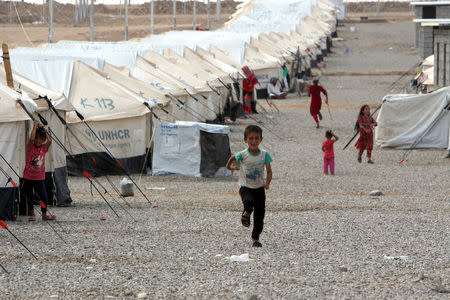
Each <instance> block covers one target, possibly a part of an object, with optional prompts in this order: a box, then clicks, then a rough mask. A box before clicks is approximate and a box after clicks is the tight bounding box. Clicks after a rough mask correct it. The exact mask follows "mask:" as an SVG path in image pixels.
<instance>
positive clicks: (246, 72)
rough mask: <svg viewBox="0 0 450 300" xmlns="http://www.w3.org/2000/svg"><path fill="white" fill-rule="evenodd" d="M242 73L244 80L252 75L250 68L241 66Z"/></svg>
mask: <svg viewBox="0 0 450 300" xmlns="http://www.w3.org/2000/svg"><path fill="white" fill-rule="evenodd" d="M242 72H244V75H245V77H246V78H249V77H250V76H252V75H253V72H252V71H251V70H250V68H249V67H248V66H243V67H242Z"/></svg>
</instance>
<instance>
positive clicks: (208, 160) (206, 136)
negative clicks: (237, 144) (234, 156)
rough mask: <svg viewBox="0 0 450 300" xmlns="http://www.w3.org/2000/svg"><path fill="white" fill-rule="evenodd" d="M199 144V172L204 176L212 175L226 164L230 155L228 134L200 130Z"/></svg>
mask: <svg viewBox="0 0 450 300" xmlns="http://www.w3.org/2000/svg"><path fill="white" fill-rule="evenodd" d="M200 146H201V160H200V173H201V174H202V176H205V177H213V176H215V175H216V174H217V171H219V169H220V168H222V167H225V166H226V164H227V162H228V159H229V158H230V156H231V150H230V139H229V138H228V134H223V133H222V134H219V133H210V132H206V131H203V130H200Z"/></svg>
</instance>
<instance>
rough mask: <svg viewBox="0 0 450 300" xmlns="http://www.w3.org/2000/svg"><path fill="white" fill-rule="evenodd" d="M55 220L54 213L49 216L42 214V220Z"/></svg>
mask: <svg viewBox="0 0 450 300" xmlns="http://www.w3.org/2000/svg"><path fill="white" fill-rule="evenodd" d="M55 220H56V216H54V215H49V216H45V217H44V216H42V221H55Z"/></svg>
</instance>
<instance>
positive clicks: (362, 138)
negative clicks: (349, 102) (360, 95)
mask: <svg viewBox="0 0 450 300" xmlns="http://www.w3.org/2000/svg"><path fill="white" fill-rule="evenodd" d="M377 125H378V124H377V122H375V120H374V119H373V118H372V117H371V116H370V107H369V105H367V104H365V105H363V106H362V107H361V109H360V110H359V115H358V120H357V121H356V124H355V130H356V131H359V139H358V141H357V142H356V144H355V147H356V148H358V149H359V153H358V162H359V163H360V162H361V161H362V159H361V156H362V154H363V152H364V150H367V162H368V163H369V164H373V161H372V149H373V128H374V127H375V126H377Z"/></svg>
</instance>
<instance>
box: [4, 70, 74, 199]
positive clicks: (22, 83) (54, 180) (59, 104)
mask: <svg viewBox="0 0 450 300" xmlns="http://www.w3.org/2000/svg"><path fill="white" fill-rule="evenodd" d="M0 67H1V65H0ZM2 69H3V68H2ZM0 80H1V81H2V82H5V80H6V74H5V72H2V71H0ZM13 80H14V87H15V89H16V90H18V91H22V92H25V93H27V95H28V96H29V97H31V98H32V99H33V100H34V102H36V105H37V110H36V112H37V113H39V114H40V115H41V116H42V117H44V118H45V120H46V121H47V122H48V126H49V128H50V129H51V131H52V132H53V133H54V135H55V136H56V139H57V140H55V142H54V143H53V145H52V147H50V149H49V152H48V153H47V156H46V159H45V172H46V184H47V185H48V186H49V187H50V188H49V190H48V191H47V193H48V195H49V198H50V199H49V203H50V204H52V203H53V197H56V200H57V201H56V202H57V203H58V204H62V203H67V202H70V201H72V200H71V198H70V190H69V188H68V186H67V170H66V153H65V151H64V150H63V149H61V147H59V146H58V141H61V142H62V143H63V144H64V141H65V125H63V123H62V122H61V121H60V119H59V118H58V116H57V115H56V113H55V112H54V111H52V110H51V109H50V108H49V106H48V103H47V101H46V100H45V99H48V100H49V101H50V102H51V103H52V105H53V106H54V107H55V109H56V111H57V113H58V114H59V116H60V117H61V118H63V119H65V116H66V112H67V111H73V110H74V107H73V106H72V104H70V102H69V101H68V100H67V98H66V97H65V96H64V95H63V94H62V93H58V92H55V91H52V90H50V89H47V88H45V87H43V86H42V85H40V84H37V83H36V82H34V81H32V80H29V79H28V78H26V77H24V76H22V75H19V74H17V73H13ZM35 118H36V119H37V120H39V118H38V116H37V115H36V114H35ZM53 138H54V139H55V137H53ZM53 187H54V188H55V194H53V192H52V190H53Z"/></svg>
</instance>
